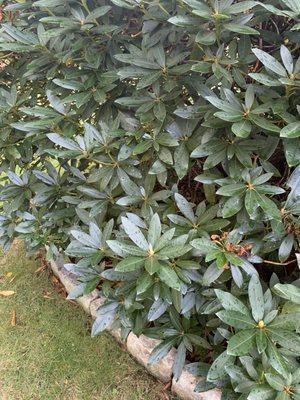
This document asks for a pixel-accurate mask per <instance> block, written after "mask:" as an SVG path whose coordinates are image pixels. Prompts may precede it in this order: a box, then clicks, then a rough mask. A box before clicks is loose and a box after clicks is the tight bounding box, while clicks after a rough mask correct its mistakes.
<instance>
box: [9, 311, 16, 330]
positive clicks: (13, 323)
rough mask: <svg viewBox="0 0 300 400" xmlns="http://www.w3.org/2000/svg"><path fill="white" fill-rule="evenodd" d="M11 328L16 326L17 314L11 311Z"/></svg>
mask: <svg viewBox="0 0 300 400" xmlns="http://www.w3.org/2000/svg"><path fill="white" fill-rule="evenodd" d="M10 324H11V326H16V325H17V313H16V310H13V312H12V314H11V321H10Z"/></svg>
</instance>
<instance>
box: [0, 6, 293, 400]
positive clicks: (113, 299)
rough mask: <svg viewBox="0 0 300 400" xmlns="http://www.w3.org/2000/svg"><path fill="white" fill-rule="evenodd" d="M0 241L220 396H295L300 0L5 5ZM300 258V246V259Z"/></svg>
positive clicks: (282, 399) (99, 325)
mask: <svg viewBox="0 0 300 400" xmlns="http://www.w3.org/2000/svg"><path fill="white" fill-rule="evenodd" d="M1 16H2V17H1V18H2V25H1V32H0V50H1V66H0V68H1V70H0V74H1V89H0V111H1V114H0V115H1V135H0V140H1V145H0V146H1V164H0V167H1V172H2V175H1V191H0V200H1V201H2V203H1V207H2V215H1V217H0V218H1V220H0V221H1V227H0V232H1V241H2V244H3V246H4V247H5V248H8V247H9V246H10V244H11V243H12V240H13V239H14V238H15V237H16V236H21V237H23V238H24V239H26V241H27V242H28V244H29V245H30V246H31V248H33V249H36V248H40V247H42V246H44V245H48V246H50V248H49V251H48V257H55V256H56V255H57V254H58V252H59V251H64V252H65V254H66V255H67V256H69V261H70V262H69V263H68V264H66V267H67V268H68V269H69V270H71V271H72V272H74V273H75V274H76V275H77V276H78V278H79V280H80V281H81V284H80V285H79V286H78V287H77V288H76V291H74V292H73V293H71V294H70V298H76V297H78V296H81V295H82V294H85V293H89V292H90V291H92V290H93V289H94V288H96V287H98V288H99V289H100V290H101V294H102V295H104V296H105V297H107V302H106V303H105V304H104V306H103V307H101V308H100V309H99V311H98V313H99V318H98V319H97V320H96V321H95V324H94V326H93V332H92V334H93V335H95V334H97V333H99V332H100V331H102V330H103V329H105V327H107V326H108V324H111V323H112V322H113V323H114V324H117V325H119V326H121V327H122V331H123V334H124V336H126V334H128V332H130V331H131V330H132V331H134V332H135V333H136V334H141V333H144V334H146V335H149V336H151V337H155V338H160V339H162V342H161V344H160V345H159V346H157V348H156V349H154V351H153V353H152V355H151V359H150V362H152V363H155V362H157V361H158V360H160V359H161V358H162V357H164V356H165V355H166V354H167V353H168V351H169V349H170V348H171V347H173V346H175V347H176V348H177V349H178V351H177V356H176V358H175V362H174V367H173V372H174V376H175V378H178V377H179V376H180V374H181V372H182V368H183V366H184V363H185V360H186V359H188V360H190V361H191V362H192V363H191V364H190V365H189V367H188V368H189V369H190V370H191V371H193V372H194V373H197V374H199V375H202V376H203V375H206V376H207V379H206V380H205V381H201V382H200V383H199V385H198V387H197V390H198V391H205V390H207V389H209V388H212V387H222V388H223V399H226V398H228V399H230V400H231V399H235V398H236V399H240V400H245V399H249V400H264V399H276V400H286V399H294V400H295V399H299V396H300V383H299V382H300V368H299V365H300V364H299V357H300V338H299V326H300V287H299V286H300V285H299V268H298V265H297V264H298V263H297V257H299V255H298V254H297V251H299V236H300V223H299V215H300V118H299V113H300V108H299V103H300V102H299V100H300V58H299V49H300V46H299V41H300V3H299V0H268V1H264V2H256V1H234V0H221V1H217V0H215V1H213V0H211V1H209V0H207V1H205V0H203V1H198V0H178V1H176V0H155V1H144V0H111V1H108V0H107V1H105V0H103V1H102V0H82V1H80V0H38V1H29V0H22V1H21V0H20V1H18V2H13V3H9V4H8V5H7V4H3V5H2V13H1ZM298 260H299V259H298Z"/></svg>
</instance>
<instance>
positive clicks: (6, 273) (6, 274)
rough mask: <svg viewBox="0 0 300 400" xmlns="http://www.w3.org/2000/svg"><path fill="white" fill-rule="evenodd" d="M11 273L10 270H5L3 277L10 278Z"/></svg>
mask: <svg viewBox="0 0 300 400" xmlns="http://www.w3.org/2000/svg"><path fill="white" fill-rule="evenodd" d="M12 275H13V273H12V272H5V277H6V278H10V277H12Z"/></svg>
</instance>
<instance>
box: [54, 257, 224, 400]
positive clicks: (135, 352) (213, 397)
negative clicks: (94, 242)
mask: <svg viewBox="0 0 300 400" xmlns="http://www.w3.org/2000/svg"><path fill="white" fill-rule="evenodd" d="M50 266H51V269H52V271H53V273H54V274H55V275H56V276H57V277H58V279H59V280H60V282H61V283H62V284H63V286H64V287H65V289H66V291H67V292H68V293H69V292H70V291H71V290H73V289H74V288H75V287H76V286H77V285H78V282H77V279H76V277H75V275H74V274H72V273H70V272H69V271H67V270H66V269H65V268H64V263H63V258H62V257H60V258H58V259H57V260H56V261H54V260H52V261H50ZM103 301H104V299H103V298H101V297H99V292H98V291H97V290H94V291H93V292H92V293H91V294H89V295H86V296H82V297H80V298H78V299H77V302H78V303H79V304H80V305H81V307H82V308H83V309H84V311H85V312H86V313H87V314H90V315H91V316H92V317H93V318H96V311H97V309H98V308H99V307H100V305H101V304H103ZM107 331H108V332H109V333H110V334H111V335H112V336H113V337H114V338H115V339H116V340H117V341H118V342H119V343H122V345H125V347H126V349H127V351H128V352H129V353H130V354H131V356H133V357H134V358H135V359H136V360H137V361H138V362H139V363H140V364H141V365H143V366H144V367H145V368H146V369H147V371H148V372H149V373H150V374H152V375H153V376H155V377H156V378H157V379H159V380H160V381H162V382H165V383H167V382H171V391H172V393H174V394H175V395H177V396H178V397H180V398H181V399H182V400H221V392H220V391H219V390H217V389H213V390H209V391H207V392H203V393H195V392H194V388H195V385H196V383H197V381H198V379H196V378H195V377H194V375H192V374H191V373H190V372H189V371H188V370H187V369H186V368H185V369H184V370H183V372H182V374H181V376H180V378H179V379H178V381H175V380H174V379H172V364H173V360H174V355H175V354H176V350H175V349H172V350H171V351H170V352H169V354H168V355H167V356H166V357H165V358H163V359H162V360H161V361H159V362H158V363H156V364H154V365H148V359H149V355H150V353H151V351H152V350H153V348H154V347H155V346H156V345H157V344H158V343H159V340H156V339H151V338H149V337H147V336H144V335H141V336H139V337H138V336H136V335H135V334H134V333H132V332H131V333H130V334H129V335H128V336H127V338H126V340H125V342H124V341H122V339H121V332H120V330H119V329H113V328H108V329H107Z"/></svg>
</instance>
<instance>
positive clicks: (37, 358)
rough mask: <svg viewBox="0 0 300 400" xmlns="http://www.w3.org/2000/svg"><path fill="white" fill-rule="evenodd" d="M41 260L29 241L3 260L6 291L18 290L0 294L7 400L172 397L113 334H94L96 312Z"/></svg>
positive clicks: (0, 360) (0, 358) (0, 278)
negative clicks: (60, 284) (66, 290)
mask: <svg viewBox="0 0 300 400" xmlns="http://www.w3.org/2000/svg"><path fill="white" fill-rule="evenodd" d="M39 266H40V265H39V263H37V262H36V261H34V260H33V259H29V258H27V257H26V255H25V251H24V248H23V247H22V245H21V244H17V245H16V246H15V247H14V248H13V249H12V250H11V251H10V252H9V253H8V254H6V255H2V257H1V258H0V291H3V290H13V291H15V294H13V295H11V296H8V297H3V296H0V321H1V323H0V399H1V400H40V399H41V400H56V399H57V400H94V399H95V400H96V399H97V400H112V399H113V400H154V399H155V400H160V399H162V400H165V399H168V396H169V394H168V395H166V393H165V392H164V390H163V385H162V384H160V383H158V382H157V381H155V380H154V379H152V378H151V377H150V376H149V375H148V374H147V373H146V372H145V370H144V369H143V368H142V367H139V366H138V364H136V363H135V361H133V360H132V359H131V358H130V356H129V355H128V354H126V353H125V352H123V351H122V350H121V349H120V348H119V346H118V345H117V344H116V342H115V341H114V340H113V339H112V338H111V337H110V336H109V335H107V334H103V335H101V336H98V337H97V338H95V339H91V337H90V325H91V320H90V319H89V317H87V316H86V315H85V314H84V312H83V311H82V310H81V309H80V308H79V307H77V306H76V305H74V304H71V303H70V302H67V301H66V300H65V299H63V298H62V296H61V295H60V294H58V292H57V289H55V288H54V286H53V285H52V284H51V281H50V279H49V276H48V273H47V272H43V273H42V274H37V273H36V272H35V271H36V270H37V268H38V267H39ZM45 296H46V297H45ZM47 297H50V298H47ZM14 311H15V312H16V317H17V323H16V325H15V326H13V325H12V321H11V320H12V314H13V312H14Z"/></svg>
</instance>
